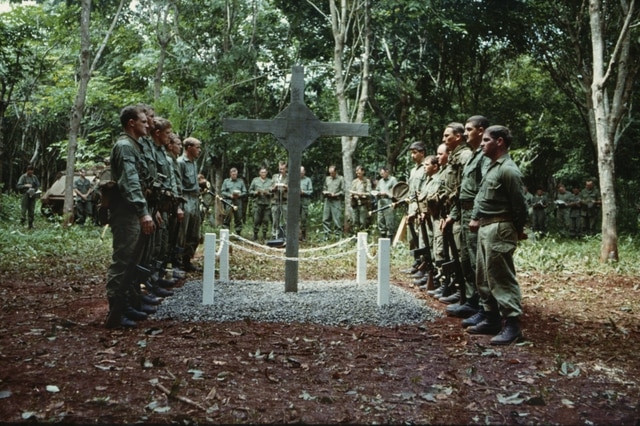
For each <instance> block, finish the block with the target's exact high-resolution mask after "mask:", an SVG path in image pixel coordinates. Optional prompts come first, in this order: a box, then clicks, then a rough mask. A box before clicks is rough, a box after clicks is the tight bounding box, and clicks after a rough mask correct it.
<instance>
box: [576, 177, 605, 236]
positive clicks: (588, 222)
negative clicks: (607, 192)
mask: <svg viewBox="0 0 640 426" xmlns="http://www.w3.org/2000/svg"><path fill="white" fill-rule="evenodd" d="M600 204H601V201H600V191H598V188H596V187H595V185H594V184H593V179H588V180H587V181H586V182H585V184H584V188H583V189H582V191H580V206H581V207H582V210H581V216H582V231H583V232H584V233H586V234H588V235H594V234H595V233H596V232H597V230H598V216H599V214H598V213H599V210H600Z"/></svg>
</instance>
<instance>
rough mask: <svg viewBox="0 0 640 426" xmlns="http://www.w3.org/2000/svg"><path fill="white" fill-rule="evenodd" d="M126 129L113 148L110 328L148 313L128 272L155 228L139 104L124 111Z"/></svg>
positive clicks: (126, 324)
mask: <svg viewBox="0 0 640 426" xmlns="http://www.w3.org/2000/svg"><path fill="white" fill-rule="evenodd" d="M120 122H121V124H122V128H123V133H122V134H120V136H119V137H118V140H117V141H116V143H115V145H114V146H113V149H112V151H111V177H112V179H113V181H114V182H115V183H116V185H115V186H114V187H113V191H112V194H111V196H110V204H109V209H110V225H111V231H112V233H113V255H112V262H111V265H110V266H109V269H108V271H107V299H108V300H109V315H108V317H107V321H106V323H105V326H106V327H107V328H118V327H135V326H136V322H135V321H140V320H144V319H146V317H147V315H146V314H145V313H144V312H142V311H138V310H137V309H135V308H134V306H133V304H134V303H135V301H134V298H135V297H136V294H135V291H136V290H135V289H134V285H139V284H138V283H137V282H135V281H134V277H133V276H131V274H129V273H128V271H130V270H131V269H132V265H134V266H135V265H136V264H137V263H139V261H140V259H141V258H142V250H143V248H144V245H145V243H146V238H147V237H148V236H149V235H151V234H153V232H154V231H155V224H154V221H153V218H152V217H151V213H150V211H149V207H148V205H147V200H146V199H145V197H144V194H145V191H147V190H148V189H149V188H148V182H149V179H148V170H147V165H146V161H145V159H144V156H143V151H144V150H145V149H147V148H146V147H144V146H143V145H142V144H141V143H140V142H139V140H140V138H142V137H143V136H145V135H146V134H147V129H148V122H147V116H146V115H145V113H144V112H143V110H142V109H141V108H139V107H136V106H128V107H125V108H124V109H123V110H122V112H121V113H120Z"/></svg>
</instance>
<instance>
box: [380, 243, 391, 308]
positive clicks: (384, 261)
mask: <svg viewBox="0 0 640 426" xmlns="http://www.w3.org/2000/svg"><path fill="white" fill-rule="evenodd" d="M390 258H391V240H390V239H389V238H380V239H378V306H382V305H388V304H389V280H390V279H391V273H390V265H391V261H390Z"/></svg>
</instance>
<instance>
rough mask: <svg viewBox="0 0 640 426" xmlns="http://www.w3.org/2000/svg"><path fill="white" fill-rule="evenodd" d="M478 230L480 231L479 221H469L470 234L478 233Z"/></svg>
mask: <svg viewBox="0 0 640 426" xmlns="http://www.w3.org/2000/svg"><path fill="white" fill-rule="evenodd" d="M478 229H480V221H479V220H476V219H471V221H469V230H470V231H471V232H478Z"/></svg>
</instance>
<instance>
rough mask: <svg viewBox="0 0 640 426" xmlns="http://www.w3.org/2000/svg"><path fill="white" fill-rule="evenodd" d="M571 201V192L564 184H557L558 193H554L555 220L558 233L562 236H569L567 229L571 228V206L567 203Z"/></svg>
mask: <svg viewBox="0 0 640 426" xmlns="http://www.w3.org/2000/svg"><path fill="white" fill-rule="evenodd" d="M572 201H573V196H572V194H571V192H569V191H567V188H566V187H565V186H564V184H562V183H561V184H559V185H558V195H556V201H555V205H556V209H557V210H556V220H557V222H558V229H559V230H560V235H562V236H563V237H568V236H569V230H570V229H571V213H570V212H571V208H570V207H569V203H571V202H572Z"/></svg>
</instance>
